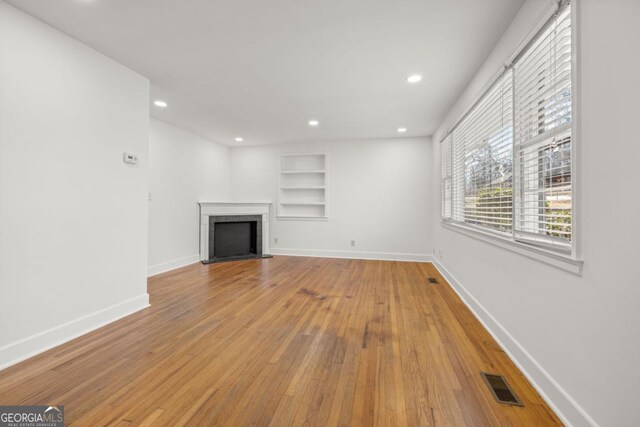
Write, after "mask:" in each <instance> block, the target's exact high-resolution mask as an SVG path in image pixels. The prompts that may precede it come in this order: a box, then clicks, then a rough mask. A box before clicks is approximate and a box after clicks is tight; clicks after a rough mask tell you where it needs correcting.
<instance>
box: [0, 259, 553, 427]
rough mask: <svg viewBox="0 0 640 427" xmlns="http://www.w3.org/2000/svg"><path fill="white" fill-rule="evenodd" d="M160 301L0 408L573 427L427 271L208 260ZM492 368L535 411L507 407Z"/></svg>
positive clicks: (169, 417) (29, 375)
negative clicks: (492, 383) (493, 384)
mask: <svg viewBox="0 0 640 427" xmlns="http://www.w3.org/2000/svg"><path fill="white" fill-rule="evenodd" d="M428 277H437V278H438V279H439V280H440V284H436V285H434V284H430V283H428V281H427V278H428ZM149 293H150V296H151V304H152V305H151V307H150V308H148V309H146V310H143V311H141V312H138V313H136V314H133V315H131V316H129V317H126V318H124V319H122V320H120V321H118V322H115V323H112V324H110V325H108V326H106V327H103V328H101V329H99V330H97V331H94V332H92V333H90V334H88V335H85V336H83V337H81V338H78V339H76V340H73V341H71V342H69V343H67V344H64V345H61V346H59V347H57V348H55V349H53V350H50V351H48V352H46V353H43V354H41V355H39V356H37V357H35V358H32V359H30V360H28V361H25V362H23V363H21V364H19V365H16V366H13V367H11V368H9V369H6V370H4V371H2V372H0V404H2V405H8V404H15V405H25V404H59V405H64V406H65V414H66V420H67V423H68V425H77V426H101V425H112V426H116V425H117V426H134V425H136V426H152V425H153V426H156V425H157V426H164V425H167V426H180V425H194V426H213V425H229V426H255V425H265V426H266V425H272V426H288V425H293V426H300V425H312V426H326V425H330V426H334V425H365V426H368V425H388V426H405V425H406V426H419V425H424V426H510V425H513V426H554V425H562V424H561V422H560V421H559V420H558V418H557V417H556V416H555V415H554V414H553V413H552V412H551V410H550V409H549V408H548V406H547V405H546V404H545V403H544V402H543V401H542V399H541V398H540V397H539V396H538V394H537V393H536V392H535V391H534V389H533V388H532V387H531V386H530V385H529V383H528V382H527V381H526V379H525V378H524V377H523V376H522V374H521V373H520V372H519V371H518V370H517V368H516V367H515V366H514V365H513V364H512V363H511V362H510V360H509V359H508V358H507V356H506V355H505V354H504V353H503V352H502V350H501V349H500V348H499V347H498V345H497V344H496V343H495V342H494V340H493V339H492V338H491V337H490V335H489V334H488V333H487V332H486V331H485V330H484V329H483V328H482V326H481V325H480V324H479V323H478V321H477V320H476V319H475V318H474V317H473V315H472V314H471V313H470V312H469V311H468V310H467V309H466V307H465V306H464V304H463V303H462V301H461V300H460V299H459V298H458V296H457V295H456V294H455V293H454V292H453V291H452V290H451V289H450V288H449V287H448V286H447V284H446V283H445V282H444V279H443V278H442V277H440V275H439V274H438V273H437V271H436V269H435V268H434V267H433V266H432V265H431V264H421V263H401V262H386V261H355V260H341V259H320V258H295V257H275V258H273V259H264V260H250V261H241V262H230V263H223V264H210V265H206V266H205V265H200V264H196V265H192V266H188V267H185V268H182V269H179V270H174V271H172V272H169V273H165V274H163V275H159V276H156V277H153V278H151V279H149ZM481 371H489V372H493V373H499V374H502V375H504V376H505V377H506V378H507V380H508V381H509V382H510V384H511V386H512V387H513V389H514V391H515V392H516V394H517V395H518V397H520V399H521V400H522V401H523V403H524V407H513V406H506V405H501V404H498V403H497V402H496V401H495V400H494V399H493V398H492V396H491V394H490V392H489V390H488V389H487V387H486V385H485V384H484V382H483V380H482V378H481V376H480V372H481Z"/></svg>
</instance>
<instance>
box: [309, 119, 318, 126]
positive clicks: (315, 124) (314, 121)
mask: <svg viewBox="0 0 640 427" xmlns="http://www.w3.org/2000/svg"><path fill="white" fill-rule="evenodd" d="M319 124H320V122H319V121H317V120H309V126H318V125H319Z"/></svg>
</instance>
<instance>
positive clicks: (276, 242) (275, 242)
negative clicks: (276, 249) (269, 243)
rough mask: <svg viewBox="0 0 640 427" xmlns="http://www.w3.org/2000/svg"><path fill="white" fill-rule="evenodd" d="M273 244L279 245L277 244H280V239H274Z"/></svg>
mask: <svg viewBox="0 0 640 427" xmlns="http://www.w3.org/2000/svg"><path fill="white" fill-rule="evenodd" d="M273 244H274V245H277V244H278V238H277V237H274V238H273Z"/></svg>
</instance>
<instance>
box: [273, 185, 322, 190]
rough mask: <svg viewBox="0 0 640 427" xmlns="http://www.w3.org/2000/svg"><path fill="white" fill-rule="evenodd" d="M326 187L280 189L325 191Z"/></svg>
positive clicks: (286, 188)
mask: <svg viewBox="0 0 640 427" xmlns="http://www.w3.org/2000/svg"><path fill="white" fill-rule="evenodd" d="M325 188H326V187H324V186H317V187H280V189H281V190H324V189H325Z"/></svg>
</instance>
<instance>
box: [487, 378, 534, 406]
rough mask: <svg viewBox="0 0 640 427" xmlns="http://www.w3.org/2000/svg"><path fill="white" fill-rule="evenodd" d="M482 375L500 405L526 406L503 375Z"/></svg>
mask: <svg viewBox="0 0 640 427" xmlns="http://www.w3.org/2000/svg"><path fill="white" fill-rule="evenodd" d="M480 375H482V378H483V379H484V382H485V383H487V386H489V390H491V394H493V397H494V398H495V399H496V400H497V401H498V402H499V403H504V404H506V405H515V406H524V405H523V404H522V402H520V400H519V399H518V398H517V397H516V395H515V393H514V392H513V391H512V390H511V387H509V384H507V380H505V379H504V377H502V375H496V374H487V373H486V372H480Z"/></svg>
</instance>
